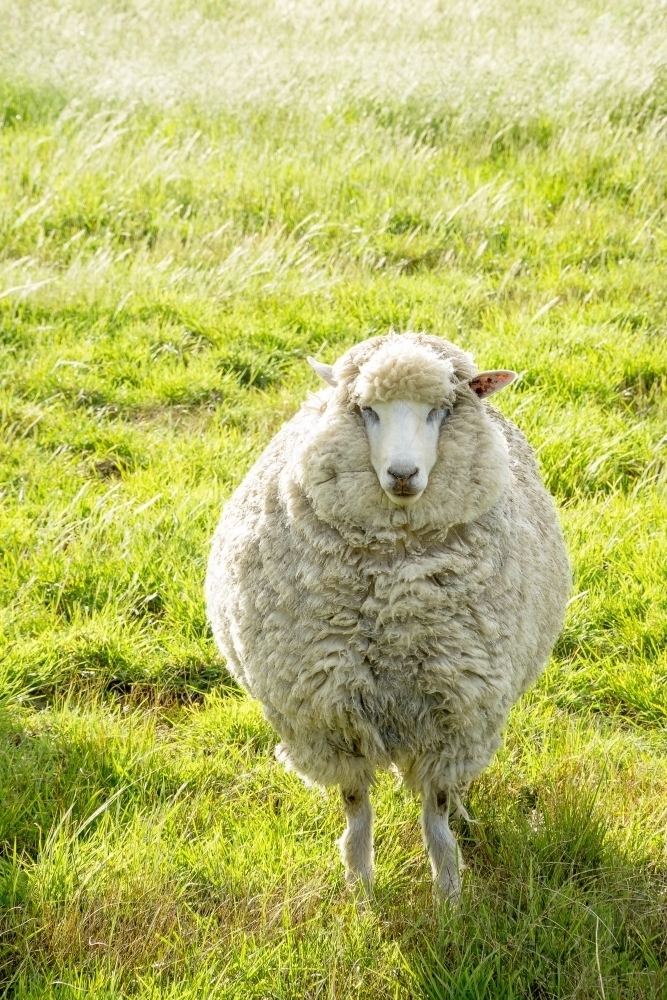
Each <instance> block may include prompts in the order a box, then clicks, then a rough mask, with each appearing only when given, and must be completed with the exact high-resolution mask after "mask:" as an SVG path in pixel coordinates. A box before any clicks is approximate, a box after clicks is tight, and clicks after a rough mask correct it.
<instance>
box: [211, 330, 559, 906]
mask: <svg viewBox="0 0 667 1000" xmlns="http://www.w3.org/2000/svg"><path fill="white" fill-rule="evenodd" d="M309 361H310V363H311V365H312V366H313V367H314V369H315V370H316V371H317V372H318V373H319V374H320V375H321V376H322V377H323V378H324V380H325V381H326V382H328V383H329V387H327V388H325V389H322V390H321V391H320V392H319V393H317V395H314V396H311V398H310V399H309V400H308V401H307V402H306V403H305V404H304V405H303V406H302V408H301V410H300V412H299V413H297V415H296V416H295V417H294V418H293V419H292V420H290V421H289V423H287V424H285V425H284V426H283V427H282V429H281V430H280V431H279V432H278V434H277V435H276V436H275V437H274V439H273V440H272V441H271V443H270V444H269V446H268V448H267V449H266V451H265V452H264V453H263V455H262V456H261V457H260V459H259V460H258V462H257V463H256V464H255V466H254V467H253V468H252V469H251V471H250V472H249V473H248V475H247V476H246V478H245V480H244V481H243V482H242V483H241V485H240V486H239V488H238V489H237V490H236V492H235V493H234V495H233V496H232V498H231V499H230V500H229V502H228V503H227V505H226V507H225V509H224V512H223V515H222V518H221V520H220V523H219V526H218V529H217V531H216V534H215V537H214V540H213V547H212V551H211V556H210V561H209V566H208V575H207V582H206V593H207V604H208V613H209V617H210V620H211V624H212V628H213V633H214V636H215V639H216V641H217V644H218V646H219V648H220V650H221V651H222V653H223V654H224V656H225V657H226V660H227V664H228V666H229V669H230V671H231V672H232V673H233V675H234V676H235V677H236V678H237V680H238V681H239V683H240V684H241V685H242V687H244V688H245V689H246V691H248V692H249V693H250V694H251V695H252V696H253V697H254V698H258V699H259V700H260V701H261V702H262V704H263V706H264V710H265V713H266V717H267V719H268V720H269V722H270V723H271V724H272V725H273V726H274V727H275V729H276V730H277V731H278V733H279V734H280V736H281V739H282V742H281V744H280V745H279V746H278V747H277V750H276V754H277V756H278V758H279V759H280V760H281V761H282V762H283V763H284V764H286V765H287V766H288V767H289V768H292V769H294V770H295V771H296V772H297V773H298V774H299V775H301V776H302V777H303V778H304V779H305V780H306V781H308V782H313V783H316V784H319V785H324V786H328V785H339V786H340V790H341V793H342V800H343V806H344V809H345V813H346V818H347V827H346V830H345V832H344V833H343V836H342V837H341V839H340V841H339V845H340V848H341V853H342V856H343V861H344V864H345V868H346V872H347V875H348V878H349V879H350V880H351V881H353V882H354V881H357V880H359V879H360V880H361V882H362V884H363V886H364V887H365V888H366V890H369V889H370V886H371V881H372V875H373V833H372V821H373V816H372V810H371V804H370V799H369V789H370V786H371V785H372V783H373V780H374V774H375V771H376V769H377V768H388V767H392V766H393V767H394V768H395V769H396V770H397V771H398V772H399V773H400V774H401V776H402V778H403V781H404V783H405V785H406V786H407V787H408V788H409V789H411V790H413V791H414V792H416V793H417V794H419V796H420V797H421V802H422V832H423V838H424V843H425V846H426V849H427V851H428V854H429V857H430V861H431V867H432V869H433V875H434V879H435V881H436V886H437V887H438V888H439V889H440V891H441V892H442V893H443V894H444V895H445V896H456V895H457V894H458V892H459V891H460V873H461V869H462V864H461V860H460V856H459V852H458V848H457V844H456V840H455V838H454V835H453V834H452V832H451V830H450V827H449V817H450V812H451V810H452V808H453V807H454V806H456V807H457V808H458V809H462V806H461V801H460V796H461V794H462V792H463V791H464V790H465V788H466V787H467V785H468V783H469V782H470V781H471V779H473V778H475V777H476V776H477V775H478V774H479V773H480V771H481V770H482V769H483V768H484V767H485V766H486V765H487V764H488V763H489V761H490V760H491V758H492V756H493V754H494V753H495V751H496V750H497V748H498V747H499V745H500V742H501V736H500V734H501V731H502V729H503V726H504V724H505V722H506V719H507V715H508V713H509V710H510V708H511V707H512V705H513V704H514V703H515V702H516V700H517V699H518V698H519V696H520V695H521V694H522V693H523V692H524V691H526V690H527V688H528V687H529V686H530V685H531V684H532V683H533V682H534V681H535V680H536V678H537V677H538V676H539V674H540V673H541V671H542V669H543V668H544V665H545V663H546V661H547V658H548V656H549V653H550V651H551V648H552V646H553V644H554V642H555V640H556V637H557V635H558V632H559V630H560V628H561V625H562V621H563V615H564V611H565V605H566V600H567V594H568V588H569V567H568V561H567V557H566V554H565V549H564V545H563V539H562V535H561V531H560V528H559V525H558V521H557V518H556V514H555V511H554V508H553V504H552V502H551V499H550V497H549V496H548V494H547V493H546V491H545V489H544V487H543V486H542V483H541V481H540V477H539V473H538V470H537V465H536V463H535V460H534V458H533V455H532V452H531V449H530V447H529V445H528V444H527V442H526V440H525V438H524V437H523V435H522V434H521V432H520V431H519V430H518V429H517V428H516V427H515V426H514V425H513V424H512V423H511V422H510V421H509V420H507V419H505V417H503V416H502V415H501V414H500V413H499V412H498V411H497V410H495V409H494V408H492V407H491V406H489V405H487V404H486V403H485V402H483V400H484V398H485V397H486V396H488V395H490V394H491V393H492V392H495V391H497V390H498V389H499V388H502V387H503V386H504V385H507V384H509V382H511V381H512V380H513V379H514V377H515V375H514V373H513V372H507V371H497V372H484V373H481V374H480V373H478V372H477V369H476V367H475V365H474V363H473V360H472V357H471V356H470V355H469V354H467V353H465V352H464V351H462V350H461V349H460V348H459V347H457V346H455V345H454V344H451V343H449V342H447V341H446V340H442V339H440V338H439V337H435V336H429V335H426V334H421V333H405V334H400V335H399V334H396V333H393V332H392V333H390V334H388V335H386V336H382V337H374V338H372V339H370V340H367V341H364V342H363V343H360V344H358V345H356V346H355V347H352V348H351V349H350V350H349V351H348V352H347V353H346V354H344V355H343V356H342V357H341V358H339V360H338V361H337V362H336V364H335V365H333V367H330V366H327V365H322V364H320V363H318V362H316V361H313V359H309Z"/></svg>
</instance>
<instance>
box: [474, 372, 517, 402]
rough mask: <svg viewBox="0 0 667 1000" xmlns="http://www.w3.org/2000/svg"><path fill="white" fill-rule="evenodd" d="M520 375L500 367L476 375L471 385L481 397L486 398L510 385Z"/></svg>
mask: <svg viewBox="0 0 667 1000" xmlns="http://www.w3.org/2000/svg"><path fill="white" fill-rule="evenodd" d="M518 377H519V376H518V375H517V373H516V372H507V371H505V370H504V369H502V368H499V369H498V370H497V371H492V372H480V373H479V375H475V377H474V378H472V379H470V383H469V385H470V388H471V389H472V391H473V392H474V393H475V394H476V395H477V396H479V398H480V399H486V397H487V396H492V395H493V393H494V392H499V391H500V390H501V389H504V388H505V386H506V385H509V384H510V383H511V382H513V381H514V379H515V378H518Z"/></svg>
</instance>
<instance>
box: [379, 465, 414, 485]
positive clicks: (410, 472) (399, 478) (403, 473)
mask: <svg viewBox="0 0 667 1000" xmlns="http://www.w3.org/2000/svg"><path fill="white" fill-rule="evenodd" d="M387 474H388V475H390V476H391V478H392V479H395V480H396V482H398V483H409V482H410V480H411V479H414V477H415V476H418V475H419V469H417V468H415V467H413V468H410V466H405V465H393V466H391V467H390V468H389V469H387Z"/></svg>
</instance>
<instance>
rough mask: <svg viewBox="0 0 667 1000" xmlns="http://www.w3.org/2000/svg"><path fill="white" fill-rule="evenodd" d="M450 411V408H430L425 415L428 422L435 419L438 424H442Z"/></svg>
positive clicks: (432, 421)
mask: <svg viewBox="0 0 667 1000" xmlns="http://www.w3.org/2000/svg"><path fill="white" fill-rule="evenodd" d="M450 412H451V411H450V410H438V409H434V410H431V412H430V413H429V415H428V416H427V418H426V419H427V421H428V422H429V423H435V422H436V421H437V422H438V423H440V424H444V422H445V420H446V419H447V417H448V416H449V414H450Z"/></svg>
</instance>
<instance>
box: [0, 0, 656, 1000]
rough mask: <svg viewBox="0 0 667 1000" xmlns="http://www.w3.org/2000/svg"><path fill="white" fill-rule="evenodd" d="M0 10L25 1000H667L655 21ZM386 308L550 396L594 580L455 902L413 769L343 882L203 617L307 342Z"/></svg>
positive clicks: (15, 759)
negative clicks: (454, 905) (434, 879)
mask: <svg viewBox="0 0 667 1000" xmlns="http://www.w3.org/2000/svg"><path fill="white" fill-rule="evenodd" d="M1 16H2V18H3V30H2V32H0V66H1V67H2V69H1V72H0V122H2V127H1V128H0V234H1V238H0V425H1V428H2V434H1V444H0V497H1V505H0V538H1V541H0V593H1V594H2V601H1V602H0V606H1V608H2V610H1V611H0V622H1V634H0V676H1V677H2V685H1V688H0V690H1V698H2V703H1V707H0V760H1V766H0V788H1V794H0V901H1V903H2V912H1V915H0V924H1V927H0V981H1V983H2V986H1V988H2V991H3V993H2V995H3V996H7V997H11V998H15V1000H28V998H31V1000H32V998H37V997H40V998H41V997H49V998H54V1000H55V998H57V1000H61V998H62V1000H64V998H75V997H80V996H81V995H86V996H89V997H92V998H96V1000H97V998H100V1000H101V998H114V1000H115V998H117V997H141V998H144V997H145V998H148V997H151V998H153V997H160V998H162V997H164V998H174V1000H176V998H179V1000H181V998H184V1000H194V998H198V997H201V998H202V1000H204V998H207V1000H208V998H210V997H215V998H229V1000H232V998H234V1000H236V998H238V1000H245V998H257V1000H262V998H269V997H271V998H280V1000H291V998H303V997H309V998H311V997H312V998H315V997H317V998H320V997H321V998H332V1000H333V998H354V997H358V998H364V1000H369V998H370V1000H375V998H378V1000H379V998H392V1000H394V998H412V997H419V998H423V1000H444V998H456V1000H459V998H462V1000H468V998H470V1000H473V998H474V1000H478V998H479V1000H481V998H494V1000H495V998H498V1000H501V998H502V1000H510V998H512V1000H518V998H533V1000H538V998H539V1000H546V998H555V997H557V998H561V997H562V998H575V997H576V998H595V997H601V998H602V1000H616V998H618V1000H621V998H623V1000H625V998H642V1000H644V998H661V997H665V996H667V973H666V972H665V968H666V967H667V863H666V861H665V839H664V830H665V820H666V818H667V797H666V794H665V788H667V729H666V726H665V722H666V720H667V694H666V693H665V692H666V690H667V688H666V685H665V681H666V680H667V652H666V649H667V586H666V584H667V531H666V529H665V524H666V520H665V518H666V515H667V494H666V490H665V483H666V473H665V470H666V468H667V450H666V449H667V438H666V436H665V427H666V423H667V402H666V393H665V390H666V388H667V338H666V336H665V332H666V326H667V291H666V290H665V282H664V259H665V253H666V252H667V229H666V228H665V214H666V212H667V209H666V207H665V206H666V204H667V201H666V199H667V181H666V180H665V178H667V147H666V146H665V135H666V127H665V123H666V121H667V87H666V85H665V81H666V80H667V69H666V67H667V51H666V49H665V43H664V39H665V38H666V37H667V35H666V34H665V31H664V27H665V22H664V18H665V14H664V9H663V7H661V6H660V5H659V4H646V3H642V4H616V3H611V4H604V5H603V4H598V3H595V2H593V0H590V2H587V3H586V4H583V5H579V6H576V7H575V6H574V5H570V4H568V3H564V4H561V5H558V7H557V9H556V8H555V7H554V5H547V4H542V3H538V2H536V0H535V2H528V0H525V2H519V0H516V2H514V3H513V4H511V5H509V6H508V5H500V6H499V5H495V4H492V3H480V4H478V5H476V6H475V7H468V6H467V5H463V4H458V5H457V4H435V3H434V4H432V5H429V4H424V5H421V6H420V9H419V11H416V9H415V5H413V4H403V3H396V4H393V5H382V4H379V3H377V2H376V0H367V2H364V3H362V4H355V5H344V4H338V3H336V4H332V3H322V4H317V5H309V4H307V3H304V4H294V5H292V4H275V5H269V6H268V7H267V6H266V5H265V4H252V3H248V4H242V5H241V4H238V3H236V2H235V0H170V2H169V3H164V4H157V3H156V2H154V0H142V2H139V0H127V2H125V0H122V2H121V0H113V2H112V0H109V2H108V3H106V4H104V5H100V4H98V3H95V4H93V3H91V2H87V0H62V2H59V3H56V2H55V0H53V2H51V0H41V2H38V0H29V2H19V0H7V2H6V3H5V4H4V6H3V9H2V15H1ZM391 325H394V326H395V327H397V328H399V329H403V328H406V327H412V328H415V329H422V328H423V329H428V330H431V331H434V332H436V333H439V334H442V335H444V336H446V337H449V338H451V339H453V340H456V341H457V342H458V343H460V344H462V345H463V346H465V347H466V348H469V349H470V350H473V351H474V352H475V354H476V356H477V358H478V361H479V363H480V366H481V367H483V368H491V367H494V366H498V367H511V368H516V369H517V370H519V371H521V372H522V373H523V374H522V379H521V381H520V382H519V383H518V385H517V386H516V388H514V389H512V390H510V391H509V392H507V393H506V394H503V395H502V397H500V399H499V405H500V406H501V407H502V409H503V410H504V412H506V413H507V414H508V415H509V416H511V417H512V418H513V419H514V420H515V421H516V422H517V423H518V424H519V425H520V426H521V428H522V429H523V430H524V432H525V433H526V434H527V436H528V438H529V439H530V441H531V442H532V444H533V446H534V447H535V449H536V451H537V453H538V457H539V461H540V463H541V467H542V471H543V474H544V477H545V480H546V482H547V483H548V485H549V488H550V489H551V491H552V492H553V494H554V495H555V497H556V499H557V502H558V504H559V507H560V510H561V517H562V522H563V526H564V529H565V534H566V539H567V544H568V548H569V551H570V554H571V558H572V563H573V567H574V572H575V589H574V590H573V598H572V601H571V604H570V607H569V611H568V618H567V622H566V626H565V629H564V632H563V634H562V637H561V639H560V641H559V643H558V646H557V648H556V650H555V654H554V657H553V660H552V662H551V664H550V666H549V668H548V670H547V672H546V674H545V676H544V677H543V679H542V680H541V682H540V683H539V685H538V686H537V688H536V689H535V690H534V691H532V692H531V693H530V694H529V695H528V696H527V697H526V698H525V699H523V701H522V702H521V703H520V704H519V705H518V706H517V707H516V708H515V709H514V711H513V713H512V715H511V719H510V723H509V725H508V729H507V733H506V738H505V743H504V746H503V748H502V750H501V751H500V752H499V754H498V755H497V757H496V759H495V760H494V762H493V764H492V765H491V767H490V768H489V769H488V770H487V771H486V772H485V773H484V774H483V775H482V776H481V777H480V779H479V780H478V782H477V783H476V784H475V786H474V787H473V789H472V791H471V795H470V801H469V810H470V813H471V815H472V816H473V817H474V819H475V820H476V822H475V823H474V824H467V823H465V822H462V824H461V826H460V830H459V835H460V839H461V843H462V845H463V850H464V854H465V857H466V860H467V863H468V871H467V875H466V880H465V889H464V894H463V899H462V902H461V905H460V907H459V908H458V909H455V910H452V909H448V908H446V907H445V908H438V907H436V906H435V905H434V903H433V900H432V897H431V888H430V880H429V876H428V871H427V864H426V861H425V859H424V857H423V852H422V848H421V845H420V842H419V833H418V812H417V805H416V803H415V802H413V801H412V800H410V799H409V798H408V797H407V796H406V795H404V793H403V792H402V790H401V789H400V788H399V787H397V786H396V784H395V782H394V780H393V778H391V777H390V776H388V775H385V776H383V777H382V778H381V780H380V781H379V783H378V786H377V789H376V792H375V807H376V810H377V817H378V818H377V861H378V884H377V892H376V896H375V899H374V901H373V903H372V905H369V906H366V907H360V906H357V905H356V904H355V902H354V900H353V899H351V898H350V897H349V895H348V893H347V891H346V889H345V886H344V881H343V877H342V871H341V867H340V863H339V860H338V857H337V852H336V848H335V844H334V840H335V837H336V836H337V835H338V833H339V832H340V828H341V825H342V817H341V815H340V813H339V809H338V804H337V801H336V798H335V796H333V795H332V796H330V797H329V796H324V795H320V794H319V793H318V792H316V791H313V790H308V789H305V788H303V787H302V786H301V784H300V783H299V782H298V781H297V779H295V778H294V776H293V775H290V774H287V773H285V772H284V771H283V770H282V769H281V768H280V767H279V766H278V765H277V764H276V763H275V761H274V759H273V756H272V748H273V745H274V742H275V734H274V733H273V732H272V731H271V730H270V728H269V727H268V726H267V724H266V723H265V722H264V721H263V719H262V716H261V710H260V708H259V707H258V706H257V705H256V704H254V703H253V702H251V701H250V700H249V699H247V698H246V697H245V696H244V695H242V694H241V693H240V692H239V691H238V689H237V688H236V687H235V686H234V684H233V683H232V682H231V680H230V679H229V677H228V675H227V674H226V672H225V669H224V664H223V663H221V662H220V660H219V659H218V657H217V655H216V652H215V649H214V647H213V643H212V641H211V637H210V635H209V632H208V628H207V624H206V619H205V612H204V606H203V598H202V582H203V576H204V568H205V561H206V557H207V549H208V543H209V539H210V536H211V534H212V531H213V528H214V525H215V522H216V519H217V517H218V516H219V512H220V508H221V506H222V503H223V502H224V500H225V498H226V497H228V496H229V494H230V493H231V491H232V489H233V488H234V486H235V485H236V484H237V483H238V482H239V481H240V480H241V479H242V477H243V475H244V473H245V472H246V470H247V469H248V468H249V466H250V465H251V463H252V462H253V460H254V459H255V458H256V456H257V455H258V454H259V453H260V451H261V449H262V448H263V447H264V445H265V444H266V442H267V441H268V440H269V439H270V437H271V435H272V434H273V433H274V432H275V430H276V429H277V428H278V427H279V426H280V424H281V423H282V422H283V421H284V420H285V419H288V418H289V417H290V415H291V414H292V413H294V411H295V410H296V408H297V407H298V405H299V402H300V400H301V399H303V398H304V396H305V394H306V392H307V390H308V389H309V388H312V387H314V384H315V380H314V377H313V376H312V374H311V373H310V372H309V370H308V368H307V366H306V365H305V363H304V358H305V356H306V355H307V354H317V355H318V356H320V357H322V358H323V359H324V360H327V361H330V360H333V359H334V358H335V357H336V356H337V355H338V354H340V353H341V352H342V351H343V350H344V349H345V348H346V347H347V346H349V345H350V344H351V343H353V342H355V341H358V340H360V339H362V338H364V337H367V336H370V335H372V334H374V333H377V332H383V331H385V330H387V329H388V328H389V327H390V326H391Z"/></svg>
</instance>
